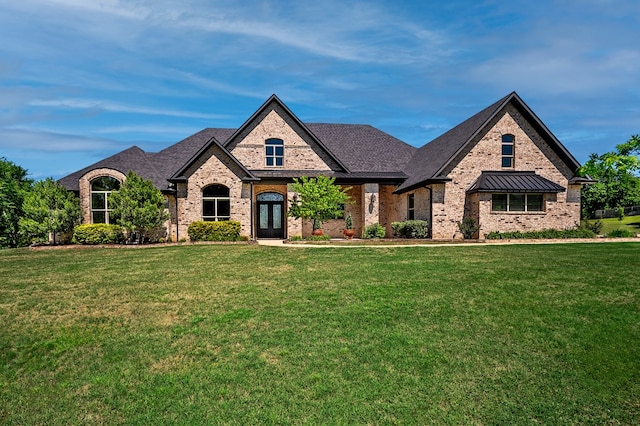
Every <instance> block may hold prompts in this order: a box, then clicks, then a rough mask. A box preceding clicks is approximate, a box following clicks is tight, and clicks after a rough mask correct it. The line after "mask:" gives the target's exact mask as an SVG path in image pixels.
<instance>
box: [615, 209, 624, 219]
mask: <svg viewBox="0 0 640 426" xmlns="http://www.w3.org/2000/svg"><path fill="white" fill-rule="evenodd" d="M616 217H617V218H618V220H622V219H624V207H618V208H617V209H616Z"/></svg>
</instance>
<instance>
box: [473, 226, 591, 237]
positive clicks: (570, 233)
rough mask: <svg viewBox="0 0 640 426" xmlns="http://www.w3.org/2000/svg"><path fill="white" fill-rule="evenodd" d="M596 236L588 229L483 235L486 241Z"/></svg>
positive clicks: (496, 232) (490, 233) (495, 232)
mask: <svg viewBox="0 0 640 426" xmlns="http://www.w3.org/2000/svg"><path fill="white" fill-rule="evenodd" d="M595 236H596V234H595V232H593V231H592V230H590V229H585V228H576V229H544V230H542V231H529V232H520V231H512V232H498V231H494V232H489V233H488V234H487V235H485V238H486V239H487V240H518V239H532V240H540V239H550V240H553V239H563V238H593V237H595Z"/></svg>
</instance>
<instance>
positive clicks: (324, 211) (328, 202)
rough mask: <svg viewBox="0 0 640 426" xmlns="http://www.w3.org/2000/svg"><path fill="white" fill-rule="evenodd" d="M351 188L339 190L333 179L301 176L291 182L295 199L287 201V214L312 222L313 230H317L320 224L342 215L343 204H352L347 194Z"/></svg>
mask: <svg viewBox="0 0 640 426" xmlns="http://www.w3.org/2000/svg"><path fill="white" fill-rule="evenodd" d="M350 189H351V187H347V188H341V187H340V186H338V185H336V184H335V178H330V177H326V176H318V177H317V178H309V177H307V176H302V177H301V178H300V179H297V178H295V179H294V180H293V190H294V192H296V193H297V194H298V196H297V198H294V199H293V200H289V211H288V212H287V214H288V215H289V216H291V217H295V218H296V219H299V218H302V219H311V220H313V229H319V228H320V225H321V224H322V222H326V221H327V220H331V219H337V218H339V217H340V216H341V215H342V214H343V208H342V206H344V205H345V204H350V203H353V201H351V197H350V196H349V195H348V194H347V192H348V191H349V190H350Z"/></svg>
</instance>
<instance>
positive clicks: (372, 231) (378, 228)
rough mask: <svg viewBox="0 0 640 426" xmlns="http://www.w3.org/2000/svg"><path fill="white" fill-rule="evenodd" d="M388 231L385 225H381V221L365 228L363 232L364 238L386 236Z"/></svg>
mask: <svg viewBox="0 0 640 426" xmlns="http://www.w3.org/2000/svg"><path fill="white" fill-rule="evenodd" d="M386 233H387V230H386V229H385V228H384V226H382V225H380V224H379V223H374V224H373V225H369V226H367V227H366V228H364V231H363V232H362V238H364V239H371V238H384V236H385V234H386Z"/></svg>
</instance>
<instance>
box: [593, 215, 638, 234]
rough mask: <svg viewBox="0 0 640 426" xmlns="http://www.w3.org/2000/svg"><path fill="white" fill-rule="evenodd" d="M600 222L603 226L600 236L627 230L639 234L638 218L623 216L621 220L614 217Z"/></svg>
mask: <svg viewBox="0 0 640 426" xmlns="http://www.w3.org/2000/svg"><path fill="white" fill-rule="evenodd" d="M600 220H601V221H602V224H603V225H602V231H601V232H600V233H601V234H608V233H609V232H611V231H613V230H614V229H628V230H629V231H632V232H635V233H636V234H637V233H640V216H625V217H623V218H622V220H620V219H618V218H615V217H614V218H608V219H600Z"/></svg>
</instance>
